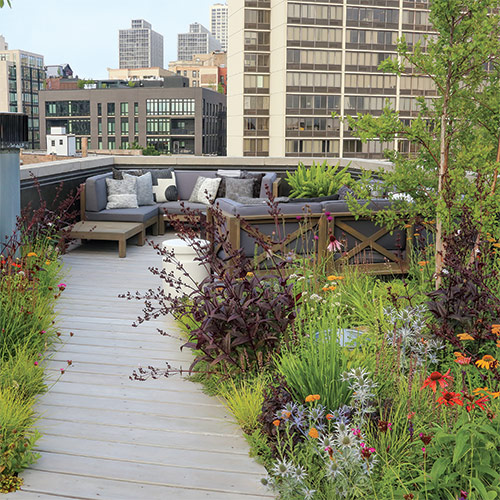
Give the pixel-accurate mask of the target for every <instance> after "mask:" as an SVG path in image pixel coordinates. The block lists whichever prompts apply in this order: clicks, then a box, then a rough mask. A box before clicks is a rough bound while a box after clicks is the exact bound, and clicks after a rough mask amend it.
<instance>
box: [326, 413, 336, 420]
mask: <svg viewBox="0 0 500 500" xmlns="http://www.w3.org/2000/svg"><path fill="white" fill-rule="evenodd" d="M332 418H334V417H333V415H332V414H331V413H327V414H326V419H327V420H331V419H332Z"/></svg>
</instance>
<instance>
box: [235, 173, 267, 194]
mask: <svg viewBox="0 0 500 500" xmlns="http://www.w3.org/2000/svg"><path fill="white" fill-rule="evenodd" d="M264 175H265V174H263V173H262V172H249V171H248V170H243V171H242V172H241V178H242V179H254V180H255V182H254V185H253V194H252V198H260V187H261V185H262V179H263V178H264Z"/></svg>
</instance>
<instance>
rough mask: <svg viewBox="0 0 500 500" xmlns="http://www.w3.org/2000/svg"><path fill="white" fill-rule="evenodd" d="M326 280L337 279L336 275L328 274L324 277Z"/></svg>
mask: <svg viewBox="0 0 500 500" xmlns="http://www.w3.org/2000/svg"><path fill="white" fill-rule="evenodd" d="M326 279H327V280H328V281H335V280H336V279H337V276H334V275H333V274H332V275H331V276H328V277H327V278H326Z"/></svg>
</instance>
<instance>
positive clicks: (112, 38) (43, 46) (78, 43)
mask: <svg viewBox="0 0 500 500" xmlns="http://www.w3.org/2000/svg"><path fill="white" fill-rule="evenodd" d="M214 3H222V2H221V1H220V0H218V1H217V0H84V1H82V0H11V4H12V8H9V7H8V6H7V5H6V6H5V7H4V8H3V9H0V35H3V36H4V37H5V40H6V42H7V43H8V44H9V49H21V50H26V51H29V52H35V53H37V54H41V55H43V56H44V58H45V59H44V60H45V64H46V65H51V64H63V63H68V64H69V65H70V66H71V68H72V69H73V72H74V74H75V75H78V77H80V78H86V79H90V78H93V79H104V78H107V77H108V72H107V68H118V30H120V29H126V28H130V21H131V20H132V19H145V20H146V21H148V22H149V23H151V25H152V28H153V30H154V31H156V32H158V33H160V34H161V35H163V42H164V49H163V53H164V66H165V67H168V62H169V61H174V60H176V59H177V34H178V33H186V32H188V31H189V24H190V23H194V22H199V23H201V24H203V25H204V26H205V27H206V28H208V29H209V28H210V26H209V7H210V5H213V4H214Z"/></svg>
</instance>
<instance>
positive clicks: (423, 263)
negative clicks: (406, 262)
mask: <svg viewBox="0 0 500 500" xmlns="http://www.w3.org/2000/svg"><path fill="white" fill-rule="evenodd" d="M428 263H429V261H428V260H421V261H419V262H417V264H418V265H419V266H426V265H427V264H428Z"/></svg>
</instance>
